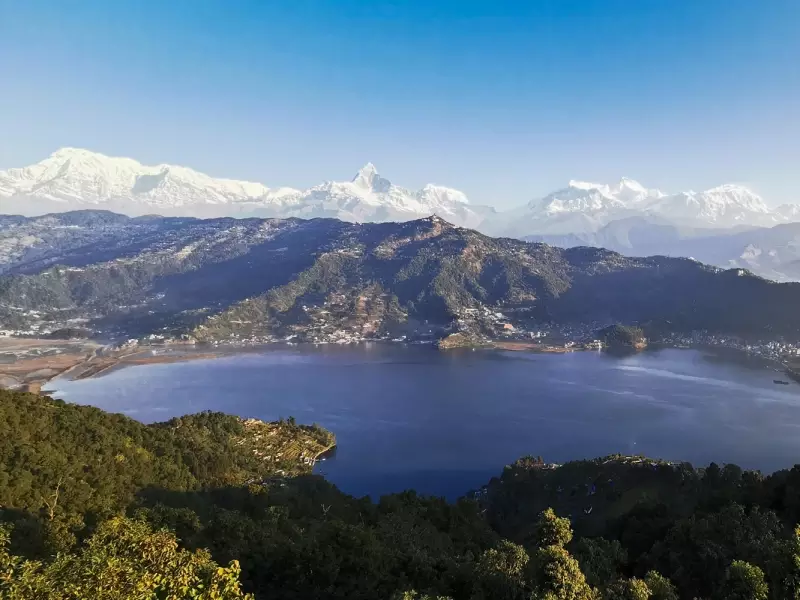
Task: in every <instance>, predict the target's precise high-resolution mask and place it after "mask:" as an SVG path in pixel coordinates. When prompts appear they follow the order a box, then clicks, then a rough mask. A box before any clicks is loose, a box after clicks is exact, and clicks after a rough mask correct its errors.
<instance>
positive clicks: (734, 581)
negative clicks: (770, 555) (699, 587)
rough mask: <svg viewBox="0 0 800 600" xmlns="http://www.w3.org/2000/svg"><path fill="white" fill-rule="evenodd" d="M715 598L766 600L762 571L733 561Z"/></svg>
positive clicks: (766, 591) (767, 589) (765, 586)
mask: <svg viewBox="0 0 800 600" xmlns="http://www.w3.org/2000/svg"><path fill="white" fill-rule="evenodd" d="M717 597H718V598H720V600H722V599H723V598H724V599H725V600H767V598H768V597H769V588H768V587H767V582H766V581H764V571H762V570H761V569H759V568H758V567H756V566H755V565H751V564H750V563H747V562H745V561H743V560H735V561H733V562H732V563H731V566H730V568H729V569H728V574H727V576H726V577H725V583H724V584H723V585H722V587H721V588H720V590H719V592H718V594H717Z"/></svg>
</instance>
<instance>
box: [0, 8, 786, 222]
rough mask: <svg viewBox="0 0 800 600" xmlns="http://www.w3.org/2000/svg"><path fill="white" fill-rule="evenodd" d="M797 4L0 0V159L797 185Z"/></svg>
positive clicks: (454, 178) (525, 179)
mask: <svg viewBox="0 0 800 600" xmlns="http://www.w3.org/2000/svg"><path fill="white" fill-rule="evenodd" d="M799 65H800V2H798V1H797V0H761V1H758V0H749V1H743V0H702V1H693V0H672V1H669V0H624V1H615V0H603V1H599V0H598V1H590V0H583V1H578V0H574V1H570V0H526V1H522V2H510V1H509V2H502V1H499V0H498V1H494V2H491V1H487V2H471V1H469V0H458V1H452V2H451V1H449V0H448V1H436V0H427V1H417V0H406V1H403V2H391V3H390V2H378V1H355V0H349V1H348V0H335V1H334V0H330V1H328V0H316V1H305V0H286V1H278V0H263V1H252V2H251V1H246V0H237V1H235V2H227V1H222V0H219V1H215V2H210V1H205V0H191V1H189V0H185V1H184V0H172V1H170V2H163V1H159V2H153V1H150V0H137V1H134V0H115V1H114V2H109V1H108V0H103V1H95V0H81V1H76V0H60V1H59V2H52V1H39V0H26V1H25V2H19V1H17V0H0V168H7V167H11V166H22V165H26V164H30V163H32V162H36V161H38V160H41V159H42V158H44V157H45V156H47V155H48V154H50V153H51V152H52V151H54V150H55V149H57V148H58V147H61V146H78V147H85V148H89V149H92V150H96V151H100V152H104V153H107V154H112V155H123V156H131V157H133V158H136V159H138V160H140V161H142V162H145V163H160V162H170V163H176V164H183V165H187V166H191V167H193V168H196V169H198V170H201V171H204V172H207V173H209V174H211V175H215V176H225V177H233V178H240V179H251V180H256V181H262V182H264V183H266V184H267V185H270V186H278V185H291V186H295V187H305V186H309V185H313V184H316V183H319V182H321V181H322V180H325V179H345V178H349V177H351V176H352V175H353V174H354V173H355V171H356V170H357V169H358V168H359V167H360V166H361V165H362V164H363V163H365V162H367V161H372V162H374V163H375V164H376V165H377V166H378V168H379V170H380V171H381V174H382V175H383V176H385V177H387V178H389V179H391V180H392V181H394V182H395V183H398V184H401V185H405V186H407V187H418V186H421V185H423V184H424V183H427V182H434V183H439V184H443V185H449V186H452V187H456V188H459V189H462V190H463V191H465V192H466V193H467V194H468V195H469V196H470V198H471V200H472V201H473V203H490V204H495V205H498V206H504V207H505V206H512V205H515V204H519V203H522V202H525V201H527V200H528V199H530V198H532V197H535V196H537V195H541V194H542V193H546V192H548V191H551V190H553V189H555V188H558V187H561V186H563V185H564V184H565V183H566V181H567V180H569V179H571V178H576V179H587V180H600V181H615V180H617V179H618V178H619V177H620V176H623V175H625V176H628V177H632V178H635V179H638V180H639V181H641V182H642V183H644V184H646V185H649V186H658V187H661V188H664V189H665V190H667V191H677V190H679V189H688V188H694V189H700V188H705V187H710V186H713V185H716V184H719V183H723V182H740V183H747V184H749V185H751V186H753V187H754V189H756V190H757V191H759V192H760V193H762V194H763V195H764V196H765V198H766V199H767V201H768V202H769V203H771V204H778V203H780V202H786V201H800V193H798V192H797V190H798V189H799V188H800V186H798V173H800V66H799Z"/></svg>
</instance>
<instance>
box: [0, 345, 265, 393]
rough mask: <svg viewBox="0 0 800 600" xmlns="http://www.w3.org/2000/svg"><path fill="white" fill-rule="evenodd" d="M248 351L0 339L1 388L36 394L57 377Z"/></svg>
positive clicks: (73, 377) (76, 375)
mask: <svg viewBox="0 0 800 600" xmlns="http://www.w3.org/2000/svg"><path fill="white" fill-rule="evenodd" d="M247 350H250V349H247V348H224V349H219V350H217V349H213V350H206V349H195V348H194V347H192V346H185V345H174V346H172V345H167V346H158V347H145V348H142V347H137V348H127V349H117V350H111V349H109V348H107V347H103V346H101V345H99V344H96V343H94V342H90V341H86V340H78V341H50V340H33V339H15V338H0V387H7V388H16V389H21V390H25V391H30V392H35V393H38V392H39V391H40V390H41V388H42V386H43V385H44V384H46V383H47V382H49V381H50V380H52V379H55V378H56V377H68V378H70V379H87V378H89V377H97V376H99V375H103V374H105V373H108V372H110V371H112V370H115V369H118V368H122V367H126V366H133V365H147V364H159V363H173V362H183V361H189V360H204V359H209V358H217V357H220V356H225V355H229V354H232V353H234V352H242V351H247ZM251 351H252V350H251Z"/></svg>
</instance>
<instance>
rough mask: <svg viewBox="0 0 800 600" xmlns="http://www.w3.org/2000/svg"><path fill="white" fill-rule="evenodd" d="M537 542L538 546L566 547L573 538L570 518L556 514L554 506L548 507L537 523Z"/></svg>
mask: <svg viewBox="0 0 800 600" xmlns="http://www.w3.org/2000/svg"><path fill="white" fill-rule="evenodd" d="M535 535H536V538H535V539H536V544H537V545H538V546H560V547H562V548H563V547H564V546H566V545H567V544H569V543H570V541H571V540H572V526H571V525H570V522H569V519H564V518H561V517H558V516H556V513H555V512H554V511H553V509H552V508H548V509H546V510H545V511H544V512H542V515H541V516H540V517H539V522H538V523H537V524H536V533H535Z"/></svg>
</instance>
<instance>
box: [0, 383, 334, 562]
mask: <svg viewBox="0 0 800 600" xmlns="http://www.w3.org/2000/svg"><path fill="white" fill-rule="evenodd" d="M285 429H286V436H287V439H288V440H297V439H306V438H310V439H315V440H319V439H332V438H329V436H330V434H329V433H328V432H325V431H324V430H322V429H320V428H315V427H301V426H294V427H291V426H288V425H286V426H285ZM276 466H277V467H280V466H283V465H280V464H279V465H274V464H267V463H265V461H263V460H262V459H261V458H259V457H258V456H257V455H256V454H254V452H253V451H252V447H251V444H249V443H248V437H247V435H246V431H245V428H244V426H243V424H242V421H241V420H240V419H239V418H237V417H233V416H230V415H224V414H222V413H211V412H206V413H200V414H197V415H188V416H184V417H180V418H176V419H172V420H170V421H168V422H166V423H159V424H155V425H143V424H141V423H139V422H137V421H134V420H133V419H130V418H128V417H125V416H123V415H118V414H111V413H107V412H104V411H102V410H99V409H96V408H91V407H86V406H77V405H74V404H67V403H65V402H62V401H59V400H52V399H50V398H48V397H46V396H37V395H34V394H24V393H19V392H11V391H8V390H0V506H3V507H4V509H5V510H4V512H2V513H0V520H3V521H11V522H15V523H17V527H16V530H15V535H14V542H15V544H19V545H20V546H24V547H25V549H26V551H27V552H29V553H34V554H36V553H47V552H51V551H59V550H65V549H68V548H69V546H70V545H72V544H73V543H75V541H76V540H77V536H80V535H81V532H82V531H83V529H84V528H85V527H86V526H89V525H91V523H96V522H98V521H100V520H103V519H105V518H107V517H109V516H111V515H113V514H115V513H119V512H120V511H123V510H124V509H125V508H126V507H128V506H130V505H131V504H132V503H133V502H134V500H135V499H136V496H137V494H138V493H139V492H141V491H142V490H144V489H147V488H161V489H170V490H175V491H189V490H198V489H202V488H204V487H209V486H219V485H235V484H243V483H245V482H246V481H249V480H251V479H259V478H263V477H267V476H269V475H271V474H273V473H274V471H275V468H276ZM305 469H306V470H307V467H305ZM301 472H302V471H301Z"/></svg>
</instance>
